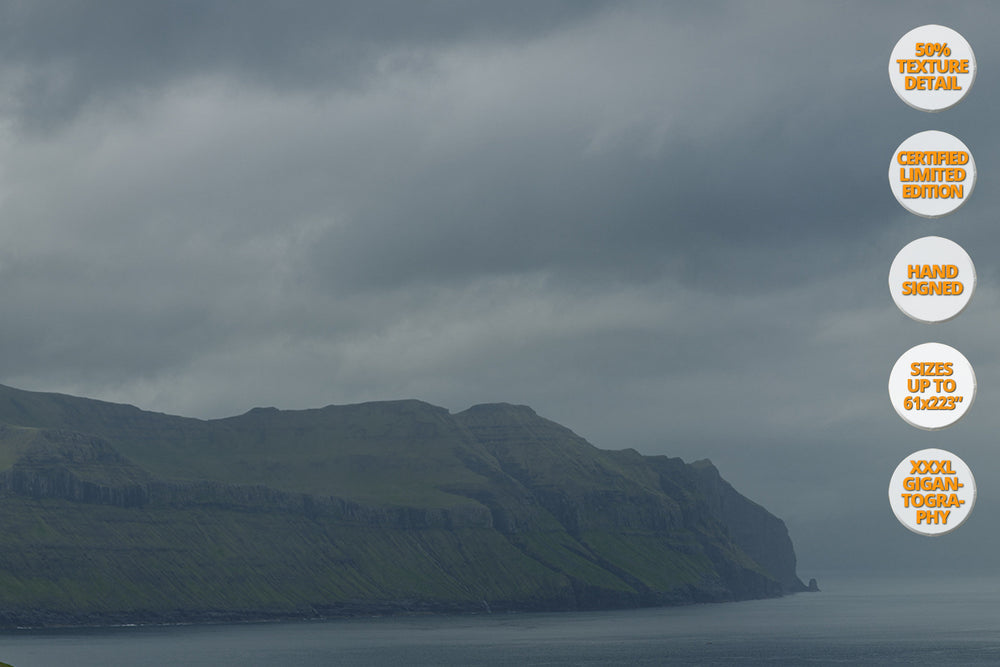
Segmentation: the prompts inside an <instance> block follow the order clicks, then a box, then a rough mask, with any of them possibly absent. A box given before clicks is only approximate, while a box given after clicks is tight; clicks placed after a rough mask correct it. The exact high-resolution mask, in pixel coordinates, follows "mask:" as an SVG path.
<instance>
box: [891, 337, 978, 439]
mask: <svg viewBox="0 0 1000 667" xmlns="http://www.w3.org/2000/svg"><path fill="white" fill-rule="evenodd" d="M975 398H976V374H975V373H974V372H973V370H972V364H970V363H969V360H968V359H966V358H965V357H964V356H962V353H961V352H959V351H958V350H956V349H955V348H953V347H948V346H947V345H942V344H941V343H924V344H923V345H917V346H916V347H911V348H910V349H909V350H907V351H906V352H904V353H903V356H901V357H900V358H899V359H898V360H897V361H896V363H895V365H894V366H893V367H892V372H891V373H889V400H891V401H892V407H894V408H895V409H896V412H897V413H899V416H900V417H902V418H903V421H905V422H907V423H908V424H912V425H913V426H916V427H917V428H922V429H926V430H928V431H935V430H937V429H940V428H944V427H946V426H951V425H952V424H954V423H955V422H957V421H958V420H959V419H961V418H962V417H963V416H964V415H965V413H966V411H967V410H968V409H969V408H970V407H972V402H973V400H975Z"/></svg>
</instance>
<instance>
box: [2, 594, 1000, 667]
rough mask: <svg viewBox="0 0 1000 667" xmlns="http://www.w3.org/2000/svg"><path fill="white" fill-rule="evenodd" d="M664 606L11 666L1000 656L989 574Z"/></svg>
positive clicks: (285, 636) (348, 625)
mask: <svg viewBox="0 0 1000 667" xmlns="http://www.w3.org/2000/svg"><path fill="white" fill-rule="evenodd" d="M820 583H821V586H822V587H823V589H824V590H823V592H821V593H800V594H798V595H792V596H789V597H785V598H779V599H773V600H756V601H748V602H736V603H724V604H703V605H692V606H687V607H671V608H663V609H640V610H624V611H601V612H566V613H545V614H492V615H488V614H483V615H474V616H397V617H388V618H364V619H342V620H329V621H304V622H281V623H252V624H240V625H210V626H172V627H123V628H107V629H86V630H58V631H53V630H23V631H18V632H11V633H7V634H4V635H0V661H5V662H8V663H10V664H12V665H14V666H15V667H60V666H62V665H72V666H73V667H91V666H94V667H96V666H98V665H99V666H101V667H107V666H108V665H114V666H122V667H128V666H135V667H145V666H153V665H156V666H157V667H162V666H164V665H185V666H186V667H190V666H195V665H205V666H206V667H207V666H212V667H229V666H233V667H235V666H237V665H239V666H240V667H250V666H255V665H261V666H264V665H266V666H268V667H275V666H281V667H297V666H302V667H318V666H321V665H322V666H326V665H393V666H401V665H517V666H519V667H520V666H523V665H606V664H621V665H660V664H698V665H740V664H751V665H754V664H763V665H771V664H778V665H811V664H812V665H815V664H846V665H857V664H861V665H864V664H870V665H886V664H898V665H903V664H906V665H913V664H918V665H943V664H948V665H961V664H1000V614H998V611H1000V579H998V578H973V577H970V578H967V579H953V580H948V581H943V580H935V579H933V578H931V580H930V581H921V580H920V579H916V580H906V579H899V580H891V581H885V580H869V581H866V580H860V579H852V580H846V579H837V578H836V577H834V578H832V579H827V580H826V581H823V580H821V582H820Z"/></svg>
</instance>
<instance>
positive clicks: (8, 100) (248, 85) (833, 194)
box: [0, 1, 1000, 585]
mask: <svg viewBox="0 0 1000 667" xmlns="http://www.w3.org/2000/svg"><path fill="white" fill-rule="evenodd" d="M687 5H688V3H653V2H634V3H602V2H569V1H566V2H546V3H535V2H520V3H512V2H507V3H493V2H463V3H411V2H364V3H362V2H357V3H349V4H348V3H328V2H315V3H310V2H294V3H274V2H268V3H263V2H260V3H258V2H240V3H221V2H219V3H216V2H172V3H157V4H151V3H131V2H104V3H100V4H97V5H75V4H72V3H70V4H65V3H8V4H5V5H3V6H2V7H0V286H2V289H0V312H2V313H3V318H2V323H0V353H2V357H0V361H2V364H0V368H2V372H0V383H3V384H6V385H11V386H15V387H20V388H24V389H30V390H36V391H55V392H65V393H71V394H76V395H82V396H88V397H93V398H100V399H104V400H109V401H116V402H124V403H132V404H135V405H138V406H139V407H142V408H144V409H147V410H155V411H162V412H169V413H174V414H182V415H187V416H194V417H201V418H214V417H223V416H228V415H233V414H239V413H242V412H245V411H246V410H248V409H249V408H251V407H254V406H272V405H273V406H277V407H280V408H285V409H293V408H308V407H318V406H323V405H327V404H331V403H355V402H361V401H367V400H376V399H395V398H410V397H413V398H419V399H421V400H424V401H428V402H431V403H434V404H437V405H441V406H444V407H447V408H449V409H450V410H452V411H459V410H463V409H465V408H467V407H468V406H470V405H472V404H475V403H484V402H495V401H508V402H511V403H520V404H528V405H531V406H532V407H533V408H534V409H535V410H536V411H537V412H538V413H539V414H541V415H543V416H545V417H548V418H551V419H553V420H556V421H558V422H560V423H562V424H565V425H567V426H569V427H570V428H573V429H574V430H575V431H576V432H578V433H579V434H580V435H582V436H584V437H586V438H587V439H588V440H590V441H591V442H593V443H594V444H596V445H597V446H599V447H603V448H607V449H621V448H626V447H634V448H636V449H638V450H640V451H641V452H643V453H646V454H660V453H662V454H669V455H671V456H681V457H683V458H684V459H686V460H689V461H690V460H693V459H699V458H705V457H707V458H710V459H712V461H713V462H714V463H715V464H716V465H717V466H718V467H719V469H720V471H721V473H722V475H723V476H724V477H725V478H726V479H728V480H729V481H731V482H732V483H733V485H734V486H735V487H736V488H737V489H738V490H739V491H741V492H742V493H744V494H745V495H747V496H748V497H750V498H752V499H753V500H755V501H757V502H759V503H761V504H762V505H764V506H765V507H767V508H768V509H769V510H770V511H772V512H774V513H775V514H776V515H778V516H780V517H783V518H784V519H785V520H786V522H787V524H788V527H789V530H790V532H791V535H792V539H793V540H794V542H795V545H796V548H797V550H798V553H799V562H800V569H799V572H800V574H801V575H802V576H803V577H805V578H807V579H808V577H809V576H811V573H812V572H814V571H826V570H832V569H838V568H839V569H851V570H856V571H859V572H875V571H880V570H882V569H890V568H891V569H899V570H916V571H921V572H933V571H934V568H935V567H936V566H938V565H940V564H944V563H955V562H961V563H962V567H963V569H965V570H975V569H977V568H984V569H985V568H992V567H993V565H994V563H993V561H994V559H993V558H992V554H993V553H995V551H996V549H997V547H998V546H1000V544H998V543H997V538H996V537H995V531H994V530H992V526H993V525H994V524H995V523H996V521H997V517H998V516H1000V504H998V503H997V501H996V500H995V499H996V498H997V497H998V496H1000V493H998V489H1000V475H998V472H997V471H998V470H1000V448H998V446H997V442H996V436H995V434H996V433H997V432H998V430H1000V423H998V422H1000V351H998V346H997V342H996V341H997V340H998V334H1000V316H998V315H997V313H998V312H1000V311H998V306H1000V289H998V284H1000V275H998V273H1000V272H998V271H997V269H996V267H997V266H998V263H997V260H998V259H1000V226H998V216H997V213H996V212H997V211H998V210H1000V188H997V187H994V186H995V185H996V184H997V181H998V180H1000V167H998V166H997V165H998V164H1000V159H998V157H1000V132H998V130H997V127H998V124H997V121H996V117H997V113H996V111H997V103H998V101H1000V88H998V86H997V84H996V82H997V81H998V80H1000V79H998V74H997V73H998V72H1000V44H998V42H997V40H996V39H995V35H994V28H995V26H997V25H1000V8H996V7H994V6H992V5H990V4H988V3H962V4H961V5H957V6H950V5H949V6H947V7H945V6H944V5H942V4H941V3H929V2H924V3H914V2H905V3H903V2H892V3H878V4H875V5H872V4H871V3H862V2H840V3H826V4H824V5H823V6H822V7H818V6H811V5H808V4H806V3H792V2H767V3H752V4H751V3H735V2H734V3H724V2H716V3H704V4H699V5H698V8H697V9H692V8H690V7H688V6H687ZM926 23H941V24H944V25H947V26H950V27H952V28H954V29H956V30H958V31H959V32H960V33H962V34H963V35H964V36H965V38H966V39H967V40H968V41H969V42H970V44H971V45H972V48H973V49H974V51H975V54H976V57H977V60H978V66H979V76H978V77H977V80H976V83H975V86H974V87H973V89H972V91H971V93H970V94H969V95H968V97H967V98H966V99H965V100H964V101H962V102H961V103H960V104H959V105H958V106H957V107H955V108H953V109H950V110H947V111H945V112H943V113H940V114H927V113H922V112H919V111H916V110H914V109H912V108H910V107H908V106H906V105H905V104H904V103H903V102H902V101H900V100H899V99H898V98H897V97H896V95H895V94H894V93H893V91H892V89H891V87H890V84H889V80H888V75H887V66H888V58H889V53H890V51H891V50H892V47H893V46H894V44H895V42H896V40H897V39H899V37H901V36H902V35H903V34H904V33H906V32H907V31H909V30H910V29H911V28H914V27H916V26H919V25H923V24H926ZM927 129H938V130H943V131H946V132H950V133H952V134H954V135H955V136H957V137H958V138H960V139H961V140H962V141H963V142H965V144H967V145H968V147H969V148H970V149H971V151H972V153H973V155H974V156H975V160H976V162H977V164H978V166H979V175H978V184H977V187H976V189H975V192H974V194H973V195H972V197H971V198H970V200H969V202H968V203H967V204H966V205H965V206H963V207H962V208H961V209H960V210H959V211H958V212H956V213H954V214H952V215H950V216H948V217H945V218H942V219H939V220H936V221H930V220H925V219H922V218H917V217H916V216H914V215H912V214H910V213H908V212H906V211H905V210H904V209H903V208H902V207H900V206H899V205H898V204H897V203H896V201H895V200H894V199H893V197H892V194H891V193H890V190H889V186H888V181H887V178H886V175H887V167H888V163H889V159H890V156H891V154H892V151H893V149H894V148H895V147H896V146H897V145H898V144H899V143H900V142H902V141H903V140H904V139H905V138H906V137H908V136H910V135H911V134H913V133H915V132H918V131H922V130H927ZM929 234H937V235H941V236H946V237H947V238H950V239H952V240H953V241H955V242H957V243H959V244H960V245H962V246H963V247H964V248H965V249H966V250H967V251H968V252H969V254H970V255H971V256H972V259H973V261H974V262H975V263H976V270H977V272H978V275H979V286H978V288H977V291H976V294H975V296H974V297H973V299H972V301H971V303H970V305H969V307H968V308H967V309H966V311H965V312H964V313H963V314H962V315H960V316H959V317H958V318H956V319H955V320H952V321H950V322H947V323H944V324H939V325H923V324H918V323H916V322H914V321H911V320H909V319H908V318H906V317H905V316H904V315H902V314H901V313H900V312H899V311H898V310H897V309H896V307H895V306H894V305H893V302H892V300H891V298H890V296H889V293H888V288H887V284H886V283H887V280H886V278H887V275H888V271H889V265H890V263H891V261H892V259H893V257H894V256H895V254H896V252H897V251H898V250H899V249H900V248H902V247H903V246H904V245H905V244H906V243H908V242H910V241H912V240H914V239H916V238H918V237H920V236H925V235H929ZM928 341H938V342H942V343H946V344H948V345H951V346H953V347H956V348H957V349H959V350H960V351H961V352H962V353H963V354H964V355H965V356H966V357H968V359H969V360H970V362H971V363H972V365H973V367H974V369H975V372H976V375H977V377H978V381H979V394H978V396H977V398H976V401H975V405H974V406H973V407H972V408H971V409H970V410H969V413H968V415H967V416H966V417H965V419H963V420H962V421H961V422H959V423H958V424H956V425H955V426H953V427H951V428H949V429H946V430H944V431H939V432H924V431H919V430H917V429H915V428H913V427H911V426H908V425H907V424H905V423H904V422H903V421H902V420H901V419H899V417H897V416H896V414H895V413H894V412H893V410H892V408H891V406H890V404H889V400H888V395H887V391H886V383H887V381H888V374H889V369H890V368H891V366H892V364H893V363H894V362H895V360H896V358H897V357H898V356H899V355H900V354H902V352H904V351H905V350H906V349H908V348H909V347H911V346H913V345H916V344H918V343H923V342H928ZM926 447H941V448H943V449H948V450H951V451H953V452H955V453H956V454H958V455H959V456H960V457H962V458H963V459H964V460H965V461H966V462H967V463H968V464H969V465H970V467H971V468H972V471H973V473H974V474H975V476H976V479H977V481H978V483H979V486H980V493H979V501H978V504H977V506H976V508H975V510H974V511H973V514H972V516H971V517H970V519H969V520H968V522H967V523H966V524H965V525H963V526H962V527H961V528H960V529H959V530H958V531H956V532H955V533H954V534H951V535H947V536H945V537H940V538H934V539H931V538H921V537H919V536H916V535H913V534H911V533H909V532H908V531H907V530H905V529H904V528H903V527H902V526H900V525H899V524H898V523H897V522H896V520H895V518H894V517H893V516H892V513H891V511H890V509H889V505H888V501H887V495H886V489H887V486H888V482H889V476H890V475H891V473H892V470H893V469H894V468H895V466H896V464H897V463H898V462H899V461H900V460H901V459H902V458H903V457H904V456H906V455H907V454H909V453H910V452H912V451H914V450H917V449H923V448H926ZM820 584H821V585H822V581H821V582H820Z"/></svg>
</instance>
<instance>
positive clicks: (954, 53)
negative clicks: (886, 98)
mask: <svg viewBox="0 0 1000 667" xmlns="http://www.w3.org/2000/svg"><path fill="white" fill-rule="evenodd" d="M975 80H976V56H975V55H974V54H973V53H972V47H971V46H969V43H968V42H967V41H965V38H964V37H962V36H961V35H960V34H958V33H957V32H955V31H954V30H952V29H951V28H946V27H944V26H943V25H923V26H920V27H919V28H914V29H913V30H911V31H910V32H908V33H906V34H905V35H903V36H902V38H900V40H899V41H898V42H896V46H895V48H893V50H892V55H890V56H889V81H890V82H891V83H892V89H893V90H895V91H896V94H897V95H899V98H900V99H901V100H903V101H904V102H906V103H907V104H909V105H910V106H911V107H913V108H914V109H919V110H920V111H944V110H945V109H949V108H951V107H953V106H955V105H956V104H958V103H959V102H960V101H961V100H962V98H963V97H965V95H966V93H968V92H969V89H971V88H972V83H973V81H975Z"/></svg>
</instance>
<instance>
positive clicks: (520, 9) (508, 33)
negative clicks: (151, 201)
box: [0, 0, 604, 128]
mask: <svg viewBox="0 0 1000 667" xmlns="http://www.w3.org/2000/svg"><path fill="white" fill-rule="evenodd" d="M602 4H604V3H601V2H595V1H584V2H562V1H557V2H544V3H534V2H504V3H494V2H455V1H452V0H436V1H433V2H421V3H414V2H405V1H395V0H386V1H379V2H351V3H342V2H315V1H308V0H305V1H298V2H254V1H251V2H199V1H189V0H182V1H180V2H167V3H135V2H127V1H118V0H114V1H111V2H102V3H97V4H95V3H87V2H37V3H35V2H31V3H5V4H4V5H3V6H2V7H0V57H2V58H3V61H4V67H5V68H6V69H7V70H8V71H9V72H11V74H12V76H14V77H15V83H16V85H15V88H14V90H15V91H16V93H17V96H18V100H17V105H16V110H17V112H18V113H19V116H20V118H21V120H22V121H23V122H26V123H27V124H29V125H30V126H32V127H39V128H46V127H50V126H51V125H52V124H54V123H59V122H63V121H66V120H67V119H68V118H71V117H72V116H73V115H74V114H76V113H77V112H78V111H79V109H80V108H81V107H82V106H84V105H86V104H88V103H93V104H99V105H100V104H105V103H106V102H107V98H108V97H111V98H114V97H116V96H119V95H122V94H131V93H135V92H148V91H151V90H155V89H156V88H157V87H159V86H162V85H165V84H169V83H170V82H172V81H174V80H176V79H178V78H181V77H185V76H200V75H204V74H206V73H212V72H219V71H224V72H227V73H229V74H234V75H236V76H239V77H240V78H244V79H247V80H250V81H256V82H261V83H264V84H265V85H269V86H274V87H276V88H280V89H286V90H287V89H293V90H294V89H302V88H313V87H316V86H323V87H330V86H332V87H335V88H341V87H344V88H356V87H358V86H362V85H364V84H365V82H367V81H368V80H369V79H370V78H371V77H373V76H376V75H378V74H380V73H382V72H384V71H385V70H386V69H390V70H391V69H393V68H403V69H406V68H410V67H418V68H419V67H420V66H421V62H422V58H423V57H424V54H425V53H426V52H427V50H430V49H434V48H435V47H437V46H439V45H441V44H447V43H449V42H451V41H454V40H456V39H476V40H485V41H491V40H511V39H513V40H521V39H527V38H530V37H532V36H534V35H538V34H540V33H544V32H546V31H549V30H552V29H553V28H554V27H556V26H559V25H562V24H564V23H565V22H567V21H572V20H575V19H579V18H580V17H585V16H587V15H589V14H591V13H592V12H593V11H595V9H597V8H599V7H600V6H601V5H602Z"/></svg>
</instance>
